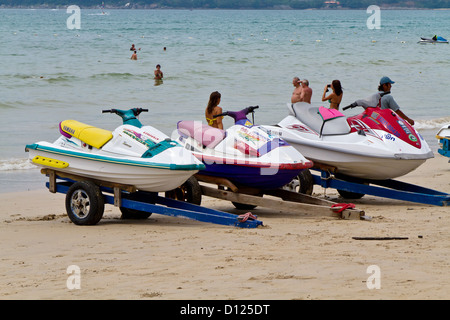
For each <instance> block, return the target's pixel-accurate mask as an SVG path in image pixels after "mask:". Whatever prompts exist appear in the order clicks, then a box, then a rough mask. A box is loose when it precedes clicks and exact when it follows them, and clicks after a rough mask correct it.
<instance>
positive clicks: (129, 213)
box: [119, 192, 154, 220]
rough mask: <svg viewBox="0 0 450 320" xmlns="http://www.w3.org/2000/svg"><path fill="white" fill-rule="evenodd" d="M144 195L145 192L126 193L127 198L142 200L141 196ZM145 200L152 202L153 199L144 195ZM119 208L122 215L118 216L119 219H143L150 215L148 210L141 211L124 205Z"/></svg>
mask: <svg viewBox="0 0 450 320" xmlns="http://www.w3.org/2000/svg"><path fill="white" fill-rule="evenodd" d="M145 195H146V194H145V193H143V192H140V193H130V194H129V195H128V199H129V200H136V201H142V200H141V199H142V198H141V197H144V196H145ZM146 200H147V201H146V202H149V203H154V202H153V201H150V200H148V197H146ZM119 209H120V212H121V213H122V215H121V216H120V219H130V220H145V219H147V218H148V217H150V216H151V215H152V213H151V212H148V211H141V210H137V209H131V208H125V207H120V208H119Z"/></svg>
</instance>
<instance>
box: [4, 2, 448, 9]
mask: <svg viewBox="0 0 450 320" xmlns="http://www.w3.org/2000/svg"><path fill="white" fill-rule="evenodd" d="M338 1H339V5H337V4H333V3H326V1H325V0H106V1H100V0H0V6H1V7H50V8H53V7H66V6H69V5H78V6H80V7H81V8H99V7H101V6H102V5H104V6H105V7H107V8H130V9H131V8H186V9H196V8H199V9H200V8H201V9H309V8H313V9H314V8H315V9H322V8H349V9H364V8H367V7H368V6H370V5H373V4H376V5H378V6H380V7H407V8H420V9H422V8H423V9H433V8H450V0H420V1H419V0H377V1H374V0H338ZM327 2H329V1H327Z"/></svg>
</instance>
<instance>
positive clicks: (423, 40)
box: [419, 37, 448, 43]
mask: <svg viewBox="0 0 450 320" xmlns="http://www.w3.org/2000/svg"><path fill="white" fill-rule="evenodd" d="M419 43H448V40H447V39H444V38H442V37H433V38H424V37H420V41H419Z"/></svg>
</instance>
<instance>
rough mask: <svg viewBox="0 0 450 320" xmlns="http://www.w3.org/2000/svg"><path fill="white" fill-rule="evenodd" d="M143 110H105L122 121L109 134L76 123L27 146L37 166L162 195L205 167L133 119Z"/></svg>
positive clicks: (63, 125) (70, 122) (67, 122)
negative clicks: (56, 135) (51, 139)
mask: <svg viewBox="0 0 450 320" xmlns="http://www.w3.org/2000/svg"><path fill="white" fill-rule="evenodd" d="M143 111H148V109H142V108H133V109H130V110H118V109H110V110H103V113H114V114H117V115H118V116H120V117H121V118H122V120H123V125H121V126H119V127H118V128H116V129H115V130H114V131H112V132H111V131H109V130H104V129H101V128H97V127H94V126H90V125H88V124H84V123H81V122H78V121H75V120H64V121H62V122H60V124H59V131H60V133H61V136H60V137H59V138H58V139H57V140H56V141H55V142H53V143H50V142H46V141H40V142H36V143H34V144H29V145H27V146H26V148H25V150H26V151H27V152H28V153H29V158H30V160H31V162H32V163H33V164H35V165H37V166H40V167H44V168H51V169H54V170H56V171H61V172H66V173H71V174H74V175H79V176H82V177H87V178H92V179H97V180H102V181H108V182H114V183H120V184H126V185H133V186H135V187H136V188H137V189H138V190H142V191H149V192H163V191H168V190H172V189H175V188H177V187H178V186H180V185H182V184H183V183H184V182H185V181H186V180H187V179H189V178H190V177H191V176H192V175H193V174H195V173H197V172H198V171H199V170H201V169H204V168H205V166H204V165H203V164H202V163H201V162H200V161H199V160H197V159H196V158H195V157H194V156H193V155H192V154H191V153H190V152H188V151H187V150H186V149H184V148H183V147H182V146H180V145H179V144H178V143H176V142H175V141H172V140H170V138H169V137H168V136H167V135H165V134H164V133H162V132H161V131H159V130H157V129H155V128H153V127H151V126H143V125H142V124H141V122H140V121H139V120H138V118H137V116H138V115H139V114H140V113H141V112H143Z"/></svg>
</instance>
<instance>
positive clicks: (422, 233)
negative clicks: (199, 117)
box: [0, 154, 450, 300]
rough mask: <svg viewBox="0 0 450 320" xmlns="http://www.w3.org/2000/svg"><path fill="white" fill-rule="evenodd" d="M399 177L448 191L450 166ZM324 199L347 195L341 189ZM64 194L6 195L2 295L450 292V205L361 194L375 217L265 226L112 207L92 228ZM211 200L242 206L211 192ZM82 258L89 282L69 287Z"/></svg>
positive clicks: (276, 220) (436, 164)
mask: <svg viewBox="0 0 450 320" xmlns="http://www.w3.org/2000/svg"><path fill="white" fill-rule="evenodd" d="M42 179H43V183H44V181H45V177H44V176H42ZM399 180H401V181H405V182H410V183H416V184H418V185H420V186H423V187H428V188H432V189H436V190H439V191H443V192H449V191H450V164H449V163H448V159H447V158H444V157H442V156H440V155H438V154H437V155H435V158H434V159H431V160H428V161H427V162H426V163H425V164H424V165H422V166H421V167H419V168H418V169H417V170H416V171H414V172H412V173H410V174H408V175H406V176H404V177H402V178H400V179H399ZM314 195H315V196H318V197H324V190H323V189H322V188H321V187H319V186H315V190H314ZM326 197H327V199H330V200H332V201H336V202H342V201H343V200H342V199H340V198H338V196H337V193H336V192H335V190H332V189H327V190H326ZM64 199H65V195H63V194H52V193H50V192H48V191H47V189H45V188H44V187H43V188H42V190H37V191H28V192H22V193H5V194H0V248H1V249H0V250H1V257H0V270H1V275H0V298H1V299H158V300H175V299H181V300H205V299H212V300H216V299H224V300H229V299H243V300H255V299H256V300H260V299H275V300H278V299H280V300H292V299H295V300H296V299H299V300H304V299H306V300H309V299H363V300H365V299H449V298H450V277H449V275H448V272H449V270H450V241H449V234H450V208H449V207H437V206H431V205H424V204H417V203H411V202H403V201H397V200H389V199H382V198H376V197H373V196H365V197H363V198H362V199H360V200H355V201H352V202H353V203H355V204H356V206H357V208H359V209H362V210H364V211H365V212H366V215H367V216H371V217H372V220H371V221H363V220H341V219H337V218H331V217H330V218H328V217H320V218H319V217H310V216H305V215H301V214H298V213H295V214H293V213H290V212H281V211H274V210H273V209H268V208H256V209H254V210H252V212H253V213H254V214H257V215H258V216H259V219H260V220H262V221H263V223H264V227H261V228H258V229H238V228H234V227H226V226H220V225H214V224H208V223H202V222H197V221H191V220H187V219H182V218H173V217H166V216H162V215H156V214H154V215H152V216H151V217H150V218H148V219H147V220H144V221H130V220H121V219H120V211H119V210H118V208H116V207H114V206H110V205H108V206H106V207H105V215H104V217H103V219H102V220H101V221H100V223H99V224H97V225H95V226H89V227H84V226H83V227H82V226H76V225H74V224H73V223H71V222H70V220H69V219H68V217H67V215H66V213H65V207H64ZM202 205H204V206H206V207H211V208H216V209H219V210H223V211H228V212H233V213H242V211H238V210H236V209H234V207H233V205H232V204H231V203H229V202H227V201H222V200H217V199H213V198H209V197H203V202H202ZM352 237H406V238H407V239H403V240H376V241H373V240H371V241H370V240H355V239H353V238H352ZM73 265H75V266H78V268H79V271H80V273H79V280H80V282H79V284H80V288H79V289H77V288H74V289H69V288H68V286H67V280H68V278H69V276H71V275H72V274H68V273H67V270H68V267H69V266H73ZM370 266H375V268H377V269H375V270H376V272H374V271H371V270H374V269H370V268H369V267H370ZM368 268H369V270H368ZM372 268H373V267H372ZM375 275H376V276H377V278H376V279H375V280H374V278H373V276H375ZM369 287H372V288H370V289H369Z"/></svg>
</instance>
